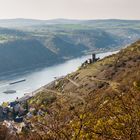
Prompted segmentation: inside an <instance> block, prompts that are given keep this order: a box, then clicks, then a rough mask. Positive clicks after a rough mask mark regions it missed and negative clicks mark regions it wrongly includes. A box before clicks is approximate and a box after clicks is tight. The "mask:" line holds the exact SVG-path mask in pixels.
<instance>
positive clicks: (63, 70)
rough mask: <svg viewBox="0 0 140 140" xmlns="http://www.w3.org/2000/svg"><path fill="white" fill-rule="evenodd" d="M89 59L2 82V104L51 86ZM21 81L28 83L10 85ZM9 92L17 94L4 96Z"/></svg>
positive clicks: (102, 54)
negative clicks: (13, 91)
mask: <svg viewBox="0 0 140 140" xmlns="http://www.w3.org/2000/svg"><path fill="white" fill-rule="evenodd" d="M116 52H117V51H116ZM116 52H106V53H101V54H97V57H100V58H101V59H102V58H104V57H106V56H108V55H111V54H113V53H116ZM88 58H91V56H90V55H87V56H83V57H79V58H76V59H72V60H69V61H67V62H65V63H63V64H59V65H56V66H52V67H47V68H44V69H38V71H34V72H32V73H29V74H25V75H21V76H15V77H14V76H13V77H12V78H10V79H8V80H6V79H5V80H1V81H0V94H1V99H0V103H2V102H4V101H6V102H7V101H12V100H15V99H16V98H17V97H19V98H22V97H23V96H24V95H25V94H29V93H32V92H34V91H36V90H37V89H39V88H41V87H42V86H45V85H46V84H49V83H50V82H52V81H54V80H55V79H54V77H61V76H64V75H67V74H69V73H71V72H74V71H76V70H77V69H78V67H80V66H81V64H82V63H83V62H84V61H85V60H87V59H88ZM19 79H26V81H25V82H23V83H18V84H15V85H9V83H11V82H13V81H18V80H19ZM7 90H16V93H15V94H4V93H3V92H4V91H7Z"/></svg>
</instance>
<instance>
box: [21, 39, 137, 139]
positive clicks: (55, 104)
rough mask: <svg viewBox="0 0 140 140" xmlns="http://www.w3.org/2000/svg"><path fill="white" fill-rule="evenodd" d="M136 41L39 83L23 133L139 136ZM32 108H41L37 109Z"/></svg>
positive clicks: (41, 136)
mask: <svg viewBox="0 0 140 140" xmlns="http://www.w3.org/2000/svg"><path fill="white" fill-rule="evenodd" d="M139 75H140V41H137V42H135V43H133V44H132V45H130V46H128V47H127V48H125V49H122V50H120V52H119V53H117V54H114V55H111V56H108V57H106V58H104V59H102V60H99V61H97V62H96V63H92V64H86V65H84V66H81V67H80V68H79V69H78V70H77V71H76V72H74V73H71V74H69V75H67V76H66V77H62V78H60V79H57V80H56V81H54V82H53V83H51V84H49V85H47V86H45V87H43V89H42V90H41V91H40V92H38V93H37V94H36V95H35V96H33V97H32V98H31V99H29V101H28V103H29V106H30V107H31V108H34V109H35V110H36V111H35V112H34V115H33V116H32V117H31V118H30V119H29V118H28V119H27V120H28V121H29V122H31V124H32V127H31V128H30V129H25V130H23V131H22V133H21V134H20V135H19V138H21V139H35V138H36V139H37V140H41V139H45V140H46V139H49V140H50V139H52V140H53V139H62V140H64V139H66V140H71V139H74V140H81V139H86V140H91V139H93V140H112V139H114V140H124V139H125V140H139V138H140V123H139V122H140V103H139V101H140V77H139ZM36 112H39V114H38V113H37V114H36Z"/></svg>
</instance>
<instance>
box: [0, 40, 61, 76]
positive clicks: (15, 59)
mask: <svg viewBox="0 0 140 140" xmlns="http://www.w3.org/2000/svg"><path fill="white" fill-rule="evenodd" d="M56 60H57V61H56ZM60 60H61V58H58V56H57V55H56V54H54V53H53V52H51V51H50V50H49V49H47V48H46V47H44V46H43V45H42V44H41V43H40V42H39V41H37V40H35V39H19V40H14V41H10V42H6V43H2V44H0V74H9V73H13V72H18V71H24V70H29V69H34V68H37V67H41V66H44V65H45V66H48V65H53V64H55V63H57V62H60ZM61 61H62V60H61Z"/></svg>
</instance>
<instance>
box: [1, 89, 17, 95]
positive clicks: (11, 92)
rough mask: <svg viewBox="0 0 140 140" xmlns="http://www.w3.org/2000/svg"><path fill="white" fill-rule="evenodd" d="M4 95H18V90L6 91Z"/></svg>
mask: <svg viewBox="0 0 140 140" xmlns="http://www.w3.org/2000/svg"><path fill="white" fill-rule="evenodd" d="M3 93H5V94H14V93H16V90H6V91H4V92H3Z"/></svg>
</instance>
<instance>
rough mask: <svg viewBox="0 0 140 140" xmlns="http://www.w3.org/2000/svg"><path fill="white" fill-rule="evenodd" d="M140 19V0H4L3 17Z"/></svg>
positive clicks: (0, 6) (1, 1)
mask: <svg viewBox="0 0 140 140" xmlns="http://www.w3.org/2000/svg"><path fill="white" fill-rule="evenodd" d="M9 18H10V19H11V18H30V19H42V20H47V19H55V18H67V19H140V0H0V19H9Z"/></svg>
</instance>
